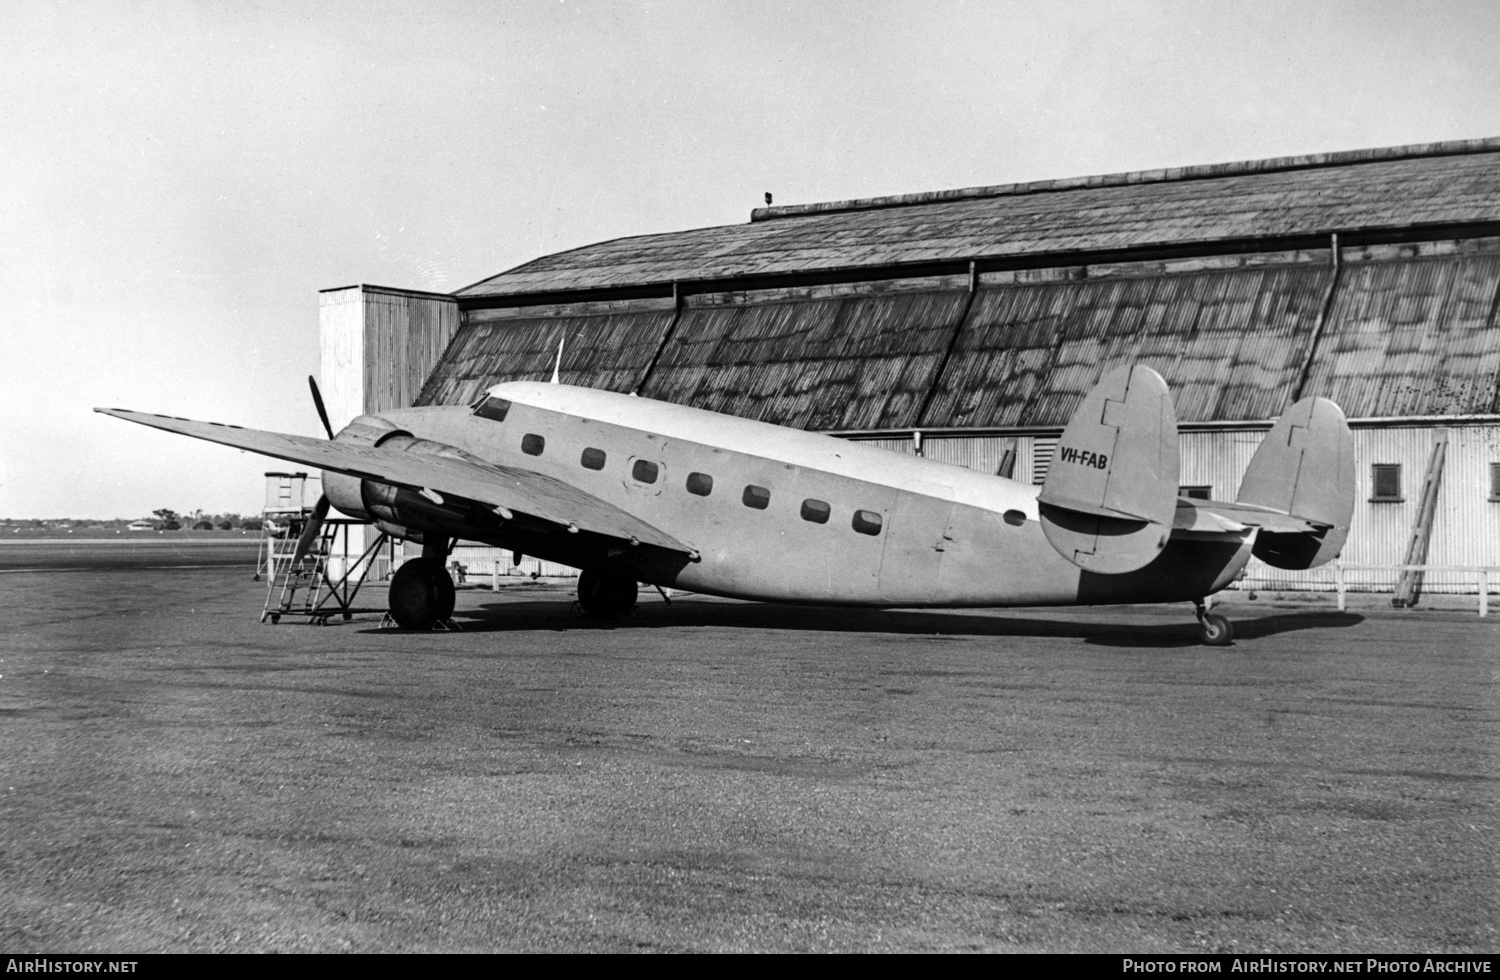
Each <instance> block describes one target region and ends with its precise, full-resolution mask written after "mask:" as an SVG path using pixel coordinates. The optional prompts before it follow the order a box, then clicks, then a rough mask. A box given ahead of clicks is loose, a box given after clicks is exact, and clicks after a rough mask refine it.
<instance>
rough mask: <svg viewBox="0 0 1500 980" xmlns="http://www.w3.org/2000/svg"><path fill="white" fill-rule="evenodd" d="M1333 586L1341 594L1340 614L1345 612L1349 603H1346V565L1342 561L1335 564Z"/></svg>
mask: <svg viewBox="0 0 1500 980" xmlns="http://www.w3.org/2000/svg"><path fill="white" fill-rule="evenodd" d="M1333 585H1334V588H1335V589H1337V590H1338V593H1339V612H1343V611H1344V610H1345V607H1346V605H1347V603H1346V602H1345V592H1346V587H1345V584H1344V563H1343V562H1341V561H1335V562H1334V563H1333Z"/></svg>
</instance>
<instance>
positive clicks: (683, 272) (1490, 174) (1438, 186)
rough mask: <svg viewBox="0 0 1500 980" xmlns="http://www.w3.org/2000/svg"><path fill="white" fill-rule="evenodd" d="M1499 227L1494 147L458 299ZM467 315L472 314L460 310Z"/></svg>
mask: <svg viewBox="0 0 1500 980" xmlns="http://www.w3.org/2000/svg"><path fill="white" fill-rule="evenodd" d="M1497 221H1500V138H1491V139H1482V140H1462V141H1453V142H1446V143H1430V144H1421V145H1415V146H1404V147H1390V148H1384V149H1373V150H1358V151H1350V152H1344V153H1330V154H1318V155H1312V156H1299V157H1282V158H1276V159H1270V160H1259V161H1250V162H1246V163H1230V164H1215V165H1206V166H1197V167H1181V168H1174V169H1170V170H1155V171H1144V172H1135V173H1122V174H1110V175H1105V176H1097V177H1079V178H1070V179H1065V180H1050V181H1039V182H1034V183H1027V184H1007V185H1001V186H996V187H975V188H966V189H961V190H951V191H938V192H933V193H927V194H912V195H902V196H898V197H886V198H871V199H866V200H855V201H838V202H830V203H825V204H809V205H793V206H787V207H775V208H760V209H756V210H755V211H754V212H753V213H752V215H751V220H750V223H749V224H744V225H728V226H723V227H717V228H702V229H697V230H692V231H682V232H670V233H666V234H657V235H640V236H634V237H630V238H622V239H616V240H614V241H609V242H601V243H599V244H596V245H589V246H585V247H583V248H579V249H575V250H573V251H569V252H562V253H559V254H556V255H549V256H544V257H542V258H539V259H536V260H534V261H532V262H528V263H525V264H524V265H521V266H517V267H516V268H514V269H511V270H510V271H508V272H503V273H501V274H499V275H497V276H492V277H490V278H488V279H485V280H483V281H481V282H479V283H476V284H474V285H472V286H468V287H466V288H464V289H461V290H459V291H458V293H457V294H456V295H457V297H458V299H459V300H460V302H461V303H462V302H463V301H465V300H469V301H471V302H481V303H482V302H483V301H484V300H485V299H486V298H491V299H501V298H507V297H516V298H518V297H520V296H522V295H526V294H538V293H587V292H592V291H596V290H610V289H616V288H621V287H627V288H628V287H641V286H650V285H656V286H667V287H669V286H670V285H671V284H672V283H673V282H693V281H703V280H725V279H730V280H733V279H737V278H755V277H762V278H765V277H775V276H789V275H797V274H806V273H809V272H815V271H829V270H847V271H850V272H853V273H857V272H858V271H859V270H861V269H864V270H871V269H877V268H878V269H882V270H885V271H886V272H887V273H889V272H891V271H893V270H896V269H899V268H900V267H902V266H908V267H912V268H913V269H917V268H920V267H921V266H922V265H923V264H924V263H926V264H932V263H941V262H952V261H971V260H983V259H1004V258H1006V257H1021V256H1027V257H1042V256H1046V257H1050V259H1051V260H1053V262H1056V261H1063V260H1066V259H1068V258H1069V257H1083V256H1092V257H1097V256H1100V255H1107V254H1110V253H1126V252H1140V251H1149V250H1151V249H1172V248H1178V249H1182V248H1194V247H1200V248H1201V247H1202V246H1204V245H1205V244H1209V243H1224V242H1234V243H1237V244H1238V245H1239V246H1240V247H1242V248H1249V249H1253V248H1272V247H1285V246H1286V245H1288V244H1289V243H1291V242H1292V240H1294V239H1298V238H1306V237H1310V236H1326V235H1328V234H1329V233H1332V232H1339V233H1341V234H1344V235H1349V234H1350V233H1357V232H1361V231H1370V230H1375V229H1397V228H1400V229H1411V228H1422V227H1432V228H1455V227H1461V226H1465V225H1483V224H1488V223H1493V222H1497ZM465 305H468V304H465Z"/></svg>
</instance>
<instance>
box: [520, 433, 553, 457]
mask: <svg viewBox="0 0 1500 980" xmlns="http://www.w3.org/2000/svg"><path fill="white" fill-rule="evenodd" d="M546 448H547V440H546V439H543V438H542V437H541V436H539V435H534V434H533V433H530V432H528V433H526V434H525V435H524V436H522V437H521V452H523V453H525V454H526V455H528V456H540V455H541V454H542V450H543V449H546Z"/></svg>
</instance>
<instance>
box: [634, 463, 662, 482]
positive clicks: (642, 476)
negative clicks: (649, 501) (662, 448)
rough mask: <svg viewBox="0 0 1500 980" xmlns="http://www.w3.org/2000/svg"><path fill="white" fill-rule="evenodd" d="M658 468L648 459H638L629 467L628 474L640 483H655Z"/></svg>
mask: <svg viewBox="0 0 1500 980" xmlns="http://www.w3.org/2000/svg"><path fill="white" fill-rule="evenodd" d="M659 472H660V470H659V469H658V468H657V465H656V464H655V463H653V462H651V460H649V459H638V460H636V461H635V465H634V466H632V467H631V468H630V475H631V476H632V477H634V478H635V479H636V480H638V481H640V482H641V483H655V482H656V477H657V474H658V473H659Z"/></svg>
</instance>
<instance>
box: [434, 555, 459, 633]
mask: <svg viewBox="0 0 1500 980" xmlns="http://www.w3.org/2000/svg"><path fill="white" fill-rule="evenodd" d="M437 588H438V593H439V595H440V596H441V597H442V603H441V605H440V606H439V607H438V622H440V623H446V622H447V621H448V620H450V619H452V618H453V606H454V604H455V603H456V602H457V601H458V589H457V588H455V587H454V585H453V578H452V576H450V575H449V574H448V570H447V569H446V568H443V567H442V566H438V569H437Z"/></svg>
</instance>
